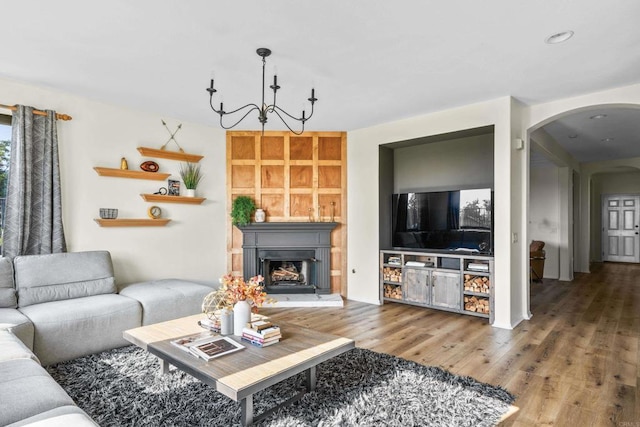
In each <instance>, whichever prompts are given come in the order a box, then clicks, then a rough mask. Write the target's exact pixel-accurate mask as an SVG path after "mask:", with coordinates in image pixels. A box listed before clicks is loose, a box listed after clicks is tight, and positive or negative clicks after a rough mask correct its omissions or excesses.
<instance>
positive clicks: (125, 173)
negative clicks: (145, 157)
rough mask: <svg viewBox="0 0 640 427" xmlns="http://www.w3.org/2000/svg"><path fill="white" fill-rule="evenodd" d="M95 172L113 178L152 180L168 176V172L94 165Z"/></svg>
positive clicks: (163, 178) (162, 179) (159, 179)
mask: <svg viewBox="0 0 640 427" xmlns="http://www.w3.org/2000/svg"><path fill="white" fill-rule="evenodd" d="M93 169H95V171H96V172H98V175H100V176H111V177H115V178H133V179H149V180H152V181H164V180H165V179H167V178H169V176H170V175H171V174H170V173H160V172H145V171H134V170H129V169H114V168H103V167H99V166H96V167H94V168H93Z"/></svg>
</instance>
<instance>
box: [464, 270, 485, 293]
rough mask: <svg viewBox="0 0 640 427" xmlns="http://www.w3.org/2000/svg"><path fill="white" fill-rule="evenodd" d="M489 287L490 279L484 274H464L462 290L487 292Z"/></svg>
mask: <svg viewBox="0 0 640 427" xmlns="http://www.w3.org/2000/svg"><path fill="white" fill-rule="evenodd" d="M490 289H491V280H490V279H489V278H488V277H485V276H473V275H471V274H465V275H464V290H465V291H471V292H481V293H484V294H488V293H489V290H490Z"/></svg>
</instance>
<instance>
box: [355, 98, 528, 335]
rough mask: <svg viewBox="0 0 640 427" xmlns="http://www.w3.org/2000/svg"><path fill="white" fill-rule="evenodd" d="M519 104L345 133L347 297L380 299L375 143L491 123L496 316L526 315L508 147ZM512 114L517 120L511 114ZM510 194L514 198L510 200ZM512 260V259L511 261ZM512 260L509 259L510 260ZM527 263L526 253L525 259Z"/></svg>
mask: <svg viewBox="0 0 640 427" xmlns="http://www.w3.org/2000/svg"><path fill="white" fill-rule="evenodd" d="M519 110H520V108H519V106H517V105H514V103H513V101H512V99H511V98H508V97H507V98H500V99H497V100H493V101H489V102H483V103H479V104H474V105H469V106H465V107H461V108H457V109H452V110H447V111H441V112H437V113H433V114H428V115H424V116H420V117H415V118H411V119H406V120H401V121H397V122H392V123H387V124H383V125H379V126H375V127H371V128H366V129H360V130H356V131H353V132H349V134H348V144H347V150H348V156H347V158H348V169H347V170H348V180H347V181H348V183H349V192H348V201H349V212H348V217H349V220H348V223H349V236H348V247H349V256H348V263H349V268H348V270H349V271H350V272H351V273H350V277H349V293H348V296H349V298H350V299H355V300H359V301H365V302H370V303H376V304H377V303H380V301H379V291H378V247H379V246H378V229H379V228H378V226H379V214H378V207H379V200H378V181H377V180H376V179H371V168H372V165H376V166H377V165H378V151H379V149H378V146H379V145H381V144H387V143H391V142H397V141H404V140H409V139H414V138H419V137H424V136H430V135H439V134H443V133H448V132H454V131H458V130H462V129H471V128H477V127H482V126H490V125H494V131H495V136H494V152H493V156H494V161H495V168H494V178H493V181H494V183H495V188H494V189H495V193H494V196H495V199H494V202H495V204H494V206H495V224H496V225H495V246H494V249H495V270H496V271H495V302H496V304H495V307H496V310H495V321H494V323H493V324H494V326H498V327H504V328H511V327H513V326H514V325H516V324H517V323H518V322H520V321H521V320H522V319H523V318H524V317H525V316H526V313H525V310H524V304H523V296H524V291H523V289H526V284H524V283H523V281H522V276H523V266H522V263H523V262H524V260H523V259H522V255H521V254H524V252H525V251H524V245H523V243H522V241H521V240H520V239H518V240H517V241H516V242H512V232H515V233H517V235H518V237H519V236H521V235H522V234H521V233H522V230H523V224H522V220H521V218H522V215H523V211H522V206H523V205H522V203H523V201H522V198H518V197H517V194H521V193H522V192H523V180H522V174H523V172H522V163H523V162H524V160H523V157H522V151H515V150H513V149H512V140H513V136H514V134H518V136H519V137H522V135H521V134H520V129H519V127H520V126H519V123H520V111H519ZM514 116H517V117H516V120H515V122H516V124H515V125H514V124H513V123H512V117H514ZM512 200H515V204H512V202H511V201H512ZM514 260H515V261H514ZM512 261H514V262H512ZM526 262H527V263H528V258H527V260H526ZM512 298H513V299H512Z"/></svg>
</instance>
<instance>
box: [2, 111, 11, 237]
mask: <svg viewBox="0 0 640 427" xmlns="http://www.w3.org/2000/svg"><path fill="white" fill-rule="evenodd" d="M10 157H11V116H7V115H5V114H0V249H1V248H2V235H3V231H4V230H3V229H2V227H4V207H5V202H6V200H7V181H8V180H9V159H10Z"/></svg>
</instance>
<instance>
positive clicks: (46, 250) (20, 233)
mask: <svg viewBox="0 0 640 427" xmlns="http://www.w3.org/2000/svg"><path fill="white" fill-rule="evenodd" d="M33 110H34V109H33V107H26V106H23V105H19V106H18V109H17V111H16V112H15V114H14V115H13V119H12V122H11V126H12V129H13V134H12V137H11V162H10V166H9V182H8V188H7V204H6V212H5V218H4V236H3V245H2V255H3V256H5V257H14V256H16V255H37V254H50V253H59V252H66V250H67V244H66V241H65V238H64V229H63V226H62V197H61V194H60V166H59V161H58V134H57V131H56V114H55V112H54V111H47V115H46V116H36V115H34V114H33Z"/></svg>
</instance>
